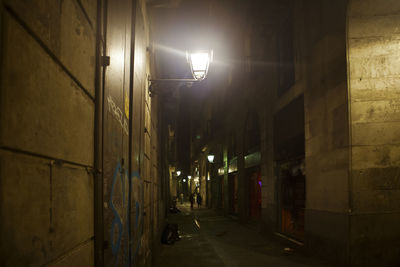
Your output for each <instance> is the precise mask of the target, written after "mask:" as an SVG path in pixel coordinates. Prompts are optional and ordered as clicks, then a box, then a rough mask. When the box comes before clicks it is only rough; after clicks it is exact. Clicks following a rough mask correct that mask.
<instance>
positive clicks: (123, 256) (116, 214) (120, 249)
mask: <svg viewBox="0 0 400 267" xmlns="http://www.w3.org/2000/svg"><path fill="white" fill-rule="evenodd" d="M129 187H131V190H129ZM134 189H135V190H134ZM141 191H142V183H141V179H140V176H139V173H138V172H133V173H132V174H131V175H129V174H128V170H126V169H124V168H123V167H122V166H121V163H120V162H119V161H118V162H117V165H116V167H115V170H114V175H113V180H112V185H111V192H110V200H109V207H110V209H111V211H112V216H113V220H112V223H111V228H110V243H111V251H112V255H113V257H114V266H128V265H129V249H131V251H132V253H131V255H132V258H133V259H134V257H136V254H137V253H138V250H139V248H140V240H141V233H142V230H141V227H140V226H141V223H140V222H141V204H140V203H141V199H142V198H141V195H142V194H141ZM132 197H133V198H132ZM130 199H133V200H134V201H135V207H134V208H135V218H134V220H135V221H134V227H135V229H132V230H133V231H132V232H131V229H130V225H131V223H130V214H129V212H130V210H131V209H130V202H131V201H130ZM130 234H132V236H130ZM130 239H132V240H139V241H136V242H129V240H130ZM130 244H133V246H132V247H130Z"/></svg>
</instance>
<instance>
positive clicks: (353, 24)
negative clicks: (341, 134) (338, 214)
mask: <svg viewBox="0 0 400 267" xmlns="http://www.w3.org/2000/svg"><path fill="white" fill-rule="evenodd" d="M399 23H400V3H399V2H398V1H389V0H388V1H382V2H380V3H379V4H378V3H376V1H358V0H352V1H350V4H349V14H348V47H347V48H348V69H349V72H348V76H349V77H348V83H349V94H350V110H351V114H350V115H351V144H352V146H351V183H350V186H351V203H350V209H351V220H350V235H351V247H350V251H351V264H352V266H353V265H354V266H376V265H378V264H381V263H382V262H385V266H397V265H398V264H399V262H400V256H399V255H400V228H399V227H398V225H399V223H400V183H399V173H400V169H399V166H400V150H399V149H400V146H399V144H400V113H399V104H400V94H399V87H400V60H399V58H400V50H399V45H400V29H399V27H398V25H399Z"/></svg>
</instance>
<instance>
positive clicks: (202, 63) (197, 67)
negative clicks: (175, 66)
mask: <svg viewBox="0 0 400 267" xmlns="http://www.w3.org/2000/svg"><path fill="white" fill-rule="evenodd" d="M212 54H213V53H212V51H199V52H193V53H188V54H187V55H186V57H187V60H188V62H189V64H190V69H191V71H192V75H193V78H194V79H196V80H200V81H201V80H204V79H205V78H206V76H207V73H208V67H209V65H210V62H211V61H212Z"/></svg>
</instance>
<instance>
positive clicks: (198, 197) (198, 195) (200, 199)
mask: <svg viewBox="0 0 400 267" xmlns="http://www.w3.org/2000/svg"><path fill="white" fill-rule="evenodd" d="M202 200H203V199H202V198H201V195H200V193H198V194H197V207H198V208H200V207H201V201H202Z"/></svg>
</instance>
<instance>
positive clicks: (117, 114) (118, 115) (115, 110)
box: [107, 95, 129, 135]
mask: <svg viewBox="0 0 400 267" xmlns="http://www.w3.org/2000/svg"><path fill="white" fill-rule="evenodd" d="M107 103H108V111H109V112H110V113H111V114H112V115H113V117H114V118H115V119H116V120H117V121H118V122H119V124H120V125H121V127H122V129H124V132H125V133H126V134H127V135H129V130H128V119H127V117H129V112H128V115H127V116H126V117H125V116H124V113H123V112H122V110H121V109H120V108H119V107H118V106H117V104H115V102H114V100H113V99H112V97H111V96H110V95H109V96H108V97H107ZM128 109H129V107H128ZM125 110H126V107H125Z"/></svg>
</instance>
